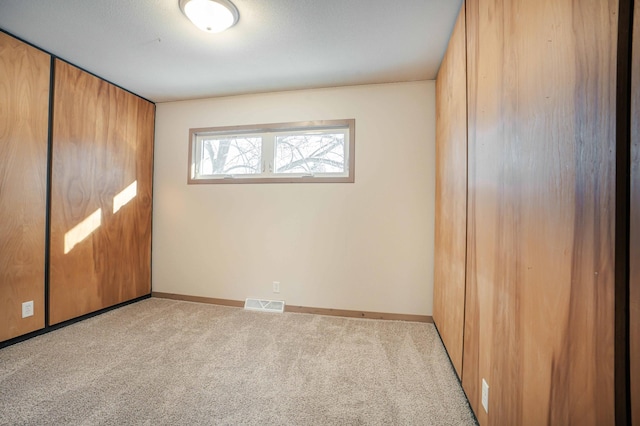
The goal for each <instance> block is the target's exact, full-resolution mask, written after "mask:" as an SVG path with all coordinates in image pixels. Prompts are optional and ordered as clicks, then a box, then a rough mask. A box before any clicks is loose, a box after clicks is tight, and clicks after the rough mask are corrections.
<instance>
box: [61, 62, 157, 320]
mask: <svg viewBox="0 0 640 426" xmlns="http://www.w3.org/2000/svg"><path fill="white" fill-rule="evenodd" d="M54 90H55V91H54V105H53V146H52V156H53V164H52V181H51V187H52V189H51V243H50V244H51V246H50V253H51V261H50V262H51V263H50V281H49V288H50V290H49V291H50V323H51V324H56V323H59V322H62V321H65V320H68V319H71V318H75V317H78V316H80V315H83V314H87V313H90V312H93V311H96V310H99V309H102V308H106V307H109V306H113V305H115V304H118V303H121V302H124V301H127V300H131V299H134V298H136V297H140V296H143V295H146V294H149V293H150V291H151V276H150V275H151V268H150V266H151V185H152V158H153V157H152V156H153V131H154V105H153V104H151V103H149V102H147V101H145V100H143V99H140V98H139V97H137V96H134V95H132V94H130V93H128V92H126V91H124V90H122V89H120V88H118V87H115V86H114V85H112V84H110V83H108V82H105V81H103V80H101V79H99V78H97V77H94V76H92V75H90V74H88V73H86V72H84V71H82V70H80V69H78V68H76V67H74V66H71V65H69V64H67V63H65V62H62V61H60V60H56V62H55V89H54Z"/></svg>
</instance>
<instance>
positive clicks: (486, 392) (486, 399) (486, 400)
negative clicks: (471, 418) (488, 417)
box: [482, 379, 489, 414]
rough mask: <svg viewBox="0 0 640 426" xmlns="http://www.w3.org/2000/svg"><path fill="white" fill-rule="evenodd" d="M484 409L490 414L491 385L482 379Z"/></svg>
mask: <svg viewBox="0 0 640 426" xmlns="http://www.w3.org/2000/svg"><path fill="white" fill-rule="evenodd" d="M482 407H483V408H484V411H486V412H487V414H489V385H488V384H487V382H486V381H485V380H484V379H482Z"/></svg>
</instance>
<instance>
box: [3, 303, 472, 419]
mask: <svg viewBox="0 0 640 426" xmlns="http://www.w3.org/2000/svg"><path fill="white" fill-rule="evenodd" d="M0 424H1V425H45V424H46V425H49V424H53V425H187V424H188V425H200V424H202V425H474V424H475V419H474V417H473V414H472V412H471V410H470V408H469V405H468V403H467V400H466V399H465V396H464V394H463V392H462V389H461V387H460V384H459V382H458V380H457V379H456V376H455V373H454V371H453V369H452V366H451V363H450V362H449V359H448V358H447V355H446V352H445V350H444V347H443V346H442V343H441V341H440V339H439V337H438V335H437V332H436V330H435V328H434V326H433V325H432V324H424V323H412V322H400V321H379V320H363V319H353V318H339V317H326V316H320V315H309V314H295V313H284V314H274V313H263V312H252V311H245V310H243V309H239V308H229V307H222V306H214V305H206V304H198V303H190V302H180V301H173V300H165V299H155V298H152V299H146V300H143V301H141V302H138V303H135V304H132V305H128V306H125V307H122V308H119V309H116V310H113V311H110V312H107V313H105V314H102V315H99V316H96V317H93V318H90V319H87V320H85V321H81V322H78V323H76V324H73V325H70V326H68V327H65V328H62V329H59V330H56V331H53V332H51V333H48V334H44V335H41V336H38V337H35V338H33V339H30V340H27V341H24V342H21V343H18V344H15V345H13V346H9V347H6V348H4V349H0Z"/></svg>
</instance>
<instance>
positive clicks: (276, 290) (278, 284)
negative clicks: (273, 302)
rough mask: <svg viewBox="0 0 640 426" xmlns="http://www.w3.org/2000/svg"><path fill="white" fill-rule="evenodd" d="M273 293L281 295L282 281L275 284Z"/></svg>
mask: <svg viewBox="0 0 640 426" xmlns="http://www.w3.org/2000/svg"><path fill="white" fill-rule="evenodd" d="M273 292H274V293H280V281H274V282H273Z"/></svg>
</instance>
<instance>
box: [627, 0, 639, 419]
mask: <svg viewBox="0 0 640 426" xmlns="http://www.w3.org/2000/svg"><path fill="white" fill-rule="evenodd" d="M632 61H633V62H632V72H631V79H632V81H631V200H630V201H631V204H630V209H631V211H630V218H631V223H630V247H629V249H630V250H629V260H630V262H629V268H630V270H629V273H630V274H629V286H630V287H629V308H630V309H629V337H630V339H629V350H630V357H629V359H630V366H629V367H630V374H629V375H630V377H631V419H632V422H633V424H636V425H637V424H640V4H638V2H636V4H635V10H634V18H633V57H632Z"/></svg>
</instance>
